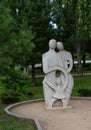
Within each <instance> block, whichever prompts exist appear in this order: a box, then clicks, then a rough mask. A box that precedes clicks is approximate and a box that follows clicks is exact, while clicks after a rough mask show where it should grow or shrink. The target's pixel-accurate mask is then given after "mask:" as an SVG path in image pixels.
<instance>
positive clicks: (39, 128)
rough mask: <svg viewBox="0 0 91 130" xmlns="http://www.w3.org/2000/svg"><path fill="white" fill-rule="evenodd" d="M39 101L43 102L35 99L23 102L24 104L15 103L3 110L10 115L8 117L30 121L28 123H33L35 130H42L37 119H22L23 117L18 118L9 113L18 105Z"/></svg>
mask: <svg viewBox="0 0 91 130" xmlns="http://www.w3.org/2000/svg"><path fill="white" fill-rule="evenodd" d="M41 101H44V100H43V99H37V100H30V101H24V102H19V103H15V104H12V105H9V106H8V107H6V108H5V112H6V113H7V114H8V115H10V116H14V117H16V118H19V119H24V120H30V121H34V123H35V125H36V127H37V130H42V127H41V125H40V123H39V121H38V119H35V118H27V117H24V116H19V115H17V114H13V113H12V112H10V110H11V109H12V108H14V107H17V106H19V105H22V104H27V103H33V102H41Z"/></svg>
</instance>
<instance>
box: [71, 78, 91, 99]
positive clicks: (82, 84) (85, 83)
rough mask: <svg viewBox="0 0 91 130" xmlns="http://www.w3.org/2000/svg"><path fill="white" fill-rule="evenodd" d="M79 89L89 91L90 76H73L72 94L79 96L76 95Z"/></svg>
mask: <svg viewBox="0 0 91 130" xmlns="http://www.w3.org/2000/svg"><path fill="white" fill-rule="evenodd" d="M79 89H87V90H89V91H91V76H83V77H78V76H74V88H73V91H72V96H79V95H78V90H79Z"/></svg>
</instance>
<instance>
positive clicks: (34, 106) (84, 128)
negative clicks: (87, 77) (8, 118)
mask: <svg viewBox="0 0 91 130" xmlns="http://www.w3.org/2000/svg"><path fill="white" fill-rule="evenodd" d="M71 104H72V106H73V107H72V108H70V109H64V110H61V109H57V110H46V108H45V103H44V101H40V102H28V103H25V104H20V105H18V106H17V105H16V106H15V107H13V108H12V109H10V112H11V113H13V114H16V115H19V116H23V117H27V118H36V119H38V120H39V122H40V125H41V127H42V129H43V130H91V100H80V99H79V100H77V99H71Z"/></svg>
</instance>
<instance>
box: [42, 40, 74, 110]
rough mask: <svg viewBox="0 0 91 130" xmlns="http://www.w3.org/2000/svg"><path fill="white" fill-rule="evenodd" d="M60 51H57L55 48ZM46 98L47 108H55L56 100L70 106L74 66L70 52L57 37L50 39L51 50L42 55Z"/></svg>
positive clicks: (63, 105)
mask: <svg viewBox="0 0 91 130" xmlns="http://www.w3.org/2000/svg"><path fill="white" fill-rule="evenodd" d="M56 47H57V49H58V50H59V52H56V51H55V48H56ZM42 63H43V72H44V73H45V78H44V80H43V89H44V98H45V103H46V108H47V109H53V108H55V107H53V104H54V103H55V102H56V101H60V103H61V102H62V106H61V107H57V108H65V107H69V105H68V103H69V99H70V95H71V92H72V88H73V84H74V82H73V78H72V75H71V74H70V71H71V69H72V66H73V61H72V56H71V53H70V52H67V51H65V50H64V47H63V44H62V43H61V42H56V40H55V39H52V40H50V41H49V51H48V52H46V53H44V54H43V55H42Z"/></svg>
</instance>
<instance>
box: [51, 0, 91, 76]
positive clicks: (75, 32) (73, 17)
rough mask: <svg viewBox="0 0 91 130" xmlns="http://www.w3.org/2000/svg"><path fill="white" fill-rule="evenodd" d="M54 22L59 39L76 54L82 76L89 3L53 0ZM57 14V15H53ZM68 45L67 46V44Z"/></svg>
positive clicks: (88, 33)
mask: <svg viewBox="0 0 91 130" xmlns="http://www.w3.org/2000/svg"><path fill="white" fill-rule="evenodd" d="M53 4H54V5H55V8H54V14H53V15H54V16H55V17H54V21H55V23H56V24H57V26H58V29H57V31H58V32H59V30H60V32H61V33H60V37H61V39H62V40H63V41H64V42H65V43H66V45H68V46H70V45H71V46H73V47H74V48H75V50H76V52H77V59H78V73H79V75H82V64H81V60H82V58H83V55H84V52H85V48H86V44H87V42H88V40H89V39H90V38H91V22H90V21H91V11H90V9H91V1H90V0H84V1H81V0H69V1H68V0H65V1H64V0H59V1H58V0H54V1H53ZM55 12H57V13H55ZM67 43H69V44H67Z"/></svg>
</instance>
